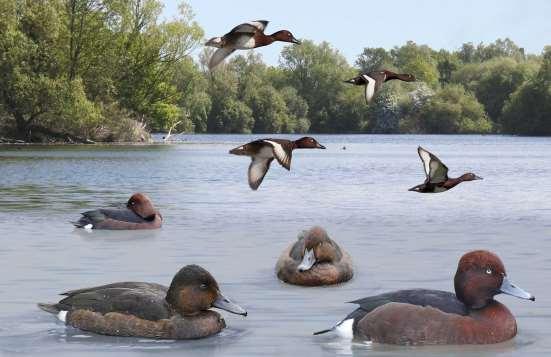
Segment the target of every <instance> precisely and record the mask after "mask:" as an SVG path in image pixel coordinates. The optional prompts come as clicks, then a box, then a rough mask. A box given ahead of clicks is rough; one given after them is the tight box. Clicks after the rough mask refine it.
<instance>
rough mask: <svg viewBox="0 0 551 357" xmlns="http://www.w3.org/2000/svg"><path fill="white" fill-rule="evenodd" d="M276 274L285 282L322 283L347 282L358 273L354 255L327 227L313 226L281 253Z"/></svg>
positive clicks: (295, 283)
mask: <svg viewBox="0 0 551 357" xmlns="http://www.w3.org/2000/svg"><path fill="white" fill-rule="evenodd" d="M276 274H277V277H278V278H279V279H280V280H281V281H283V282H285V283H289V284H294V285H303V286H321V285H332V284H339V283H343V282H346V281H348V280H350V279H351V278H352V276H353V274H354V273H353V268H352V258H351V257H350V255H349V254H348V253H347V252H346V251H344V250H343V249H342V248H341V247H339V245H338V244H337V243H336V242H335V241H334V240H332V239H331V238H329V235H328V234H327V232H326V231H325V230H324V229H323V228H321V227H313V228H311V229H310V230H308V231H305V232H303V233H302V234H301V235H299V238H298V240H297V241H296V242H294V243H293V244H291V245H290V246H289V247H288V248H287V249H286V250H285V251H284V252H283V253H282V254H281V256H280V257H279V260H278V262H277V265H276Z"/></svg>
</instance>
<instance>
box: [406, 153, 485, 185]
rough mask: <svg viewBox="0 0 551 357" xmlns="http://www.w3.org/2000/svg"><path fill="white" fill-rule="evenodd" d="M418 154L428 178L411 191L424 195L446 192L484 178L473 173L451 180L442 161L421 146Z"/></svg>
mask: <svg viewBox="0 0 551 357" xmlns="http://www.w3.org/2000/svg"><path fill="white" fill-rule="evenodd" d="M417 152H418V153H419V157H420V158H421V161H422V162H423V168H424V169H425V174H426V175H427V178H426V179H425V182H423V183H422V184H420V185H417V186H415V187H412V188H410V189H409V191H415V192H422V193H437V192H444V191H447V190H450V189H452V188H454V187H455V186H457V185H459V184H460V183H461V182H465V181H473V180H482V177H480V176H477V175H475V174H473V173H471V172H468V173H465V174H463V175H461V176H459V177H457V178H449V177H448V167H447V166H446V165H444V163H443V162H442V161H440V159H438V158H437V157H436V156H435V155H433V154H432V153H430V152H428V151H427V150H425V149H423V148H422V147H420V146H419V147H418V148H417Z"/></svg>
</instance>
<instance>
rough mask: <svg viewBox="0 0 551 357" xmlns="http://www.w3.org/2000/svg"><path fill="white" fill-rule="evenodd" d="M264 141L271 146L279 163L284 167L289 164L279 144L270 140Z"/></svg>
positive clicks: (287, 156)
mask: <svg viewBox="0 0 551 357" xmlns="http://www.w3.org/2000/svg"><path fill="white" fill-rule="evenodd" d="M264 141H265V142H267V143H268V144H270V145H272V147H273V150H274V156H275V157H277V158H278V159H279V160H280V161H281V162H283V163H285V165H287V164H288V163H289V155H287V152H286V151H285V150H284V149H283V146H281V144H280V143H277V142H275V141H271V140H264Z"/></svg>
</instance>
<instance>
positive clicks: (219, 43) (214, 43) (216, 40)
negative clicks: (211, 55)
mask: <svg viewBox="0 0 551 357" xmlns="http://www.w3.org/2000/svg"><path fill="white" fill-rule="evenodd" d="M205 46H210V47H216V48H222V47H223V46H224V41H223V40H222V37H213V38H211V39H210V40H208V41H207V42H206V43H205Z"/></svg>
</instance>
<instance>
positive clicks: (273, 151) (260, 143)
mask: <svg viewBox="0 0 551 357" xmlns="http://www.w3.org/2000/svg"><path fill="white" fill-rule="evenodd" d="M295 149H325V146H323V145H321V144H320V143H318V142H317V141H316V139H314V138H311V137H309V136H305V137H303V138H300V139H298V140H295V141H292V140H286V139H260V140H255V141H251V142H250V143H248V144H245V145H241V146H238V147H236V148H235V149H231V150H230V154H234V155H245V156H250V157H251V164H250V165H249V174H248V175H249V186H250V187H251V189H253V190H256V189H258V187H259V186H260V184H261V183H262V180H263V179H264V176H266V173H267V172H268V169H269V168H270V164H271V163H272V160H273V159H274V158H276V159H277V161H278V162H279V164H280V165H281V166H283V167H284V168H286V169H287V170H291V156H292V154H293V150H295Z"/></svg>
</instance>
